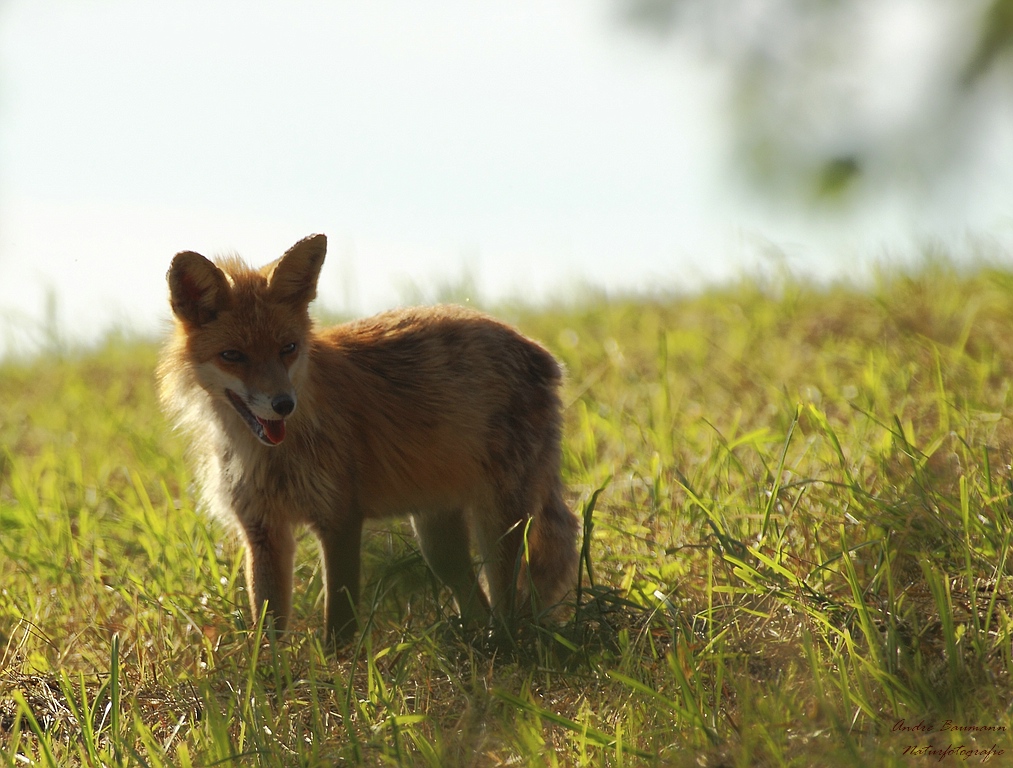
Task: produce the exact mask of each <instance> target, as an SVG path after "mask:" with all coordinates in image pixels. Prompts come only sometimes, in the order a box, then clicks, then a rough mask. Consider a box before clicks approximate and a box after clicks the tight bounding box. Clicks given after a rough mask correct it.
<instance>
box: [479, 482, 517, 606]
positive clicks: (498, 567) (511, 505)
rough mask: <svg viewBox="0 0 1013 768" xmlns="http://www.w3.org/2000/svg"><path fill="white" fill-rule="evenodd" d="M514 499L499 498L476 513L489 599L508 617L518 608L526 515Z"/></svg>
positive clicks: (480, 550)
mask: <svg viewBox="0 0 1013 768" xmlns="http://www.w3.org/2000/svg"><path fill="white" fill-rule="evenodd" d="M518 510H519V505H518V504H517V502H516V500H515V499H505V498H500V499H498V500H497V501H496V502H494V503H492V504H490V505H488V506H487V507H485V508H483V509H480V510H476V511H475V515H474V520H475V533H476V539H477V540H478V549H479V552H480V553H481V556H482V567H483V571H484V573H485V577H486V583H487V584H488V585H489V602H490V603H492V611H493V613H495V614H496V616H497V617H498V618H500V619H504V620H509V619H512V618H513V617H514V615H515V612H516V610H517V609H520V610H523V606H521V605H519V604H518V603H517V594H516V589H515V587H516V584H517V574H518V572H519V569H520V568H521V566H522V563H521V557H522V555H523V551H522V546H523V543H524V533H525V524H526V522H527V518H526V516H525V515H523V514H521V513H520V512H519V511H518Z"/></svg>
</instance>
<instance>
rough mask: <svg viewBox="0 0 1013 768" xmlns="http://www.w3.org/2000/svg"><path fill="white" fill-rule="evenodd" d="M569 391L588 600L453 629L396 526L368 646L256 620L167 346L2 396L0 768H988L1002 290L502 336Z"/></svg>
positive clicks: (624, 310) (823, 302)
mask: <svg viewBox="0 0 1013 768" xmlns="http://www.w3.org/2000/svg"><path fill="white" fill-rule="evenodd" d="M493 311H494V313H495V314H496V315H497V316H499V317H501V318H502V319H504V320H507V321H509V322H513V323H516V324H517V325H519V326H520V327H521V328H522V329H523V330H524V331H525V332H527V333H528V334H530V335H532V336H534V337H535V338H538V339H540V340H542V341H543V342H544V343H545V344H546V345H547V346H548V347H549V348H550V349H552V351H553V352H554V353H555V354H556V355H557V356H558V357H559V358H560V359H561V360H562V361H563V362H564V363H565V365H566V368H567V371H568V377H567V383H566V386H565V393H564V399H565V402H566V404H567V408H566V436H565V441H564V474H565V480H566V483H567V486H568V488H569V491H570V497H569V501H570V503H571V504H572V507H573V508H574V509H575V510H576V511H577V512H578V513H579V514H580V515H581V516H582V518H583V520H584V533H585V539H584V546H583V556H582V580H581V584H580V588H579V591H578V594H577V595H576V596H575V599H574V604H573V605H572V606H571V608H570V610H569V612H568V614H567V616H566V617H565V620H564V621H561V622H560V623H559V624H558V625H557V626H547V627H527V628H525V629H524V631H522V632H520V633H519V634H518V635H517V637H516V638H514V639H513V640H512V641H508V640H505V639H504V638H502V637H500V638H489V637H487V636H484V635H476V634H474V633H471V634H469V633H467V632H464V631H462V630H460V629H459V628H458V626H457V625H456V623H455V622H454V620H453V616H452V614H451V611H450V600H449V595H448V593H447V592H446V591H445V590H442V589H441V588H440V587H439V585H438V584H437V583H436V582H435V581H434V579H433V577H432V576H430V575H429V573H428V571H427V569H426V567H425V565H424V563H423V562H422V559H421V556H420V555H419V553H418V550H417V547H416V545H415V543H414V542H413V540H412V537H411V535H410V530H409V528H408V527H407V526H406V525H405V524H404V523H401V522H392V523H384V524H383V525H373V526H372V527H370V529H369V530H368V532H367V534H366V537H365V550H364V579H365V581H364V588H363V598H362V602H361V605H360V612H361V613H360V616H361V618H362V621H363V623H364V625H365V629H364V631H363V632H362V633H361V634H360V635H359V636H358V638H357V639H356V641H355V642H353V643H352V644H350V645H349V646H347V647H345V648H343V649H341V650H339V651H338V652H337V653H336V654H333V655H329V654H328V653H326V652H325V651H324V649H323V648H322V647H321V637H320V628H321V625H322V604H321V579H320V569H319V565H318V559H317V555H316V552H315V548H314V545H313V543H312V542H311V541H310V540H309V539H308V538H306V539H304V540H303V541H302V543H301V544H300V554H299V558H298V566H297V573H296V584H297V594H296V597H295V607H294V629H293V631H292V632H290V633H287V634H286V635H285V636H284V637H282V638H274V639H272V638H268V637H265V636H264V635H263V633H262V632H261V631H260V629H259V628H258V627H257V626H256V625H255V623H254V621H253V617H251V616H250V615H249V611H248V608H247V602H246V596H245V591H244V590H245V584H244V578H243V575H242V571H241V562H242V553H241V551H240V548H239V547H238V545H237V543H236V539H235V537H234V536H233V535H232V534H231V533H230V532H229V531H228V530H226V529H225V528H224V527H222V526H221V525H220V524H219V523H217V522H215V521H211V520H209V519H208V518H207V517H206V516H204V515H203V514H202V513H201V512H200V510H199V509H196V508H195V503H196V501H195V494H194V491H193V488H192V486H191V478H190V474H189V473H188V469H187V463H186V460H185V456H184V446H183V444H182V441H181V439H180V438H179V436H177V435H175V434H174V433H173V432H172V431H171V430H170V429H169V427H168V425H167V424H166V423H165V421H164V419H163V417H162V416H161V415H160V413H159V409H158V406H157V402H156V398H155V394H154V378H153V368H154V365H155V361H156V358H157V344H155V343H152V342H144V341H136V340H130V339H128V338H123V337H112V338H110V339H108V340H107V341H106V342H105V343H104V344H102V345H101V346H99V347H98V348H96V349H92V350H64V351H62V352H59V353H57V352H56V351H54V352H52V353H49V354H42V355H40V356H37V357H35V358H33V359H30V360H22V361H7V362H4V363H0V766H5V767H10V768H14V767H15V766H29V765H42V766H60V767H63V766H76V765H81V766H120V765H143V766H180V767H181V768H189V766H330V765H336V764H341V763H348V764H365V765H411V766H415V765H419V766H473V765H474V766H500V765H533V766H548V765H559V766H639V765H646V766H653V765H657V766H702V767H704V768H707V767H710V768H718V767H726V766H727V767H731V766H810V765H814V766H815V765H845V766H848V765H851V766H867V765H883V766H915V765H930V764H931V765H944V766H945V765H969V764H978V763H980V762H986V763H990V764H993V765H1003V764H1013V740H1011V738H1010V729H1011V728H1013V714H1011V712H1013V686H1011V679H1010V677H1011V673H1013V658H1011V640H1013V633H1011V629H1013V620H1011V606H1010V599H1011V588H1013V582H1011V574H1013V566H1011V564H1010V563H1009V562H1008V553H1009V551H1010V543H1011V541H1010V540H1011V536H1013V527H1011V523H1010V516H1011V514H1013V468H1011V463H1013V420H1011V416H1013V403H1011V398H1013V274H1011V273H1009V272H1005V271H1002V270H999V269H995V268H990V267H987V266H979V267H974V268H970V269H963V270H958V269H956V268H954V267H952V266H949V265H947V264H946V263H945V262H941V263H926V264H924V265H922V266H920V267H918V268H917V269H914V270H913V271H910V272H908V273H889V272H884V273H882V274H881V275H880V276H879V277H878V279H877V280H875V281H874V282H873V283H871V284H869V285H867V286H863V287H855V286H846V285H836V286H816V285H810V284H806V283H804V282H799V281H794V280H792V279H790V278H784V279H780V280H772V281H762V280H751V279H744V280H743V281H742V282H740V283H738V284H735V285H730V286H726V287H722V288H715V289H712V290H708V291H706V292H704V293H700V294H695V295H684V296H680V295H675V294H672V295H665V294H658V295H656V296H651V297H630V298H626V299H623V298H611V299H605V298H603V297H594V296H587V297H585V298H584V299H582V300H580V301H574V302H572V303H569V304H559V305H557V306H549V307H542V308H539V309H531V308H523V307H513V306H504V307H496V308H493Z"/></svg>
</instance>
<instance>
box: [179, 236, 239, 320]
mask: <svg viewBox="0 0 1013 768" xmlns="http://www.w3.org/2000/svg"><path fill="white" fill-rule="evenodd" d="M166 279H167V280H168V281H169V303H170V304H172V311H173V312H174V313H175V315H176V317H178V318H179V319H180V320H182V321H183V322H184V323H186V324H187V325H195V326H201V325H204V323H209V322H211V321H212V320H214V319H215V317H217V316H218V313H219V312H220V311H221V310H223V309H225V308H227V307H228V306H229V303H230V302H231V299H232V293H231V289H230V288H229V281H228V280H227V279H226V277H225V273H224V272H222V271H221V270H220V269H218V267H216V266H215V265H214V264H212V263H211V262H210V261H208V260H207V259H206V258H204V257H203V256H201V255H200V254H199V253H194V252H193V251H183V252H182V253H177V254H176V255H175V256H174V257H173V259H172V264H171V265H170V267H169V273H168V274H167V275H166Z"/></svg>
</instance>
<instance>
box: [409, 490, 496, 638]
mask: <svg viewBox="0 0 1013 768" xmlns="http://www.w3.org/2000/svg"><path fill="white" fill-rule="evenodd" d="M412 527H413V528H414V529H415V535H416V537H417V538H418V540H419V546H420V547H421V549H422V556H423V557H424V558H425V559H426V563H428V564H429V567H430V568H431V569H432V571H433V573H435V574H436V576H437V577H438V578H439V579H440V581H442V582H443V583H444V584H446V585H447V586H448V587H450V589H451V591H452V592H453V593H454V599H455V600H456V601H457V610H458V611H460V613H461V618H462V619H464V621H465V622H467V623H470V624H484V623H485V620H486V619H487V618H488V616H489V604H488V602H487V601H486V599H485V595H484V594H482V588H481V587H480V586H479V584H478V579H477V578H475V568H474V566H473V565H472V562H471V547H470V537H469V535H468V523H467V520H466V519H465V516H464V514H463V513H462V511H461V510H460V509H455V510H450V511H440V512H426V513H416V514H414V515H412Z"/></svg>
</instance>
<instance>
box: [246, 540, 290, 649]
mask: <svg viewBox="0 0 1013 768" xmlns="http://www.w3.org/2000/svg"><path fill="white" fill-rule="evenodd" d="M244 530H245V533H246V585H247V589H248V590H249V593H250V607H251V609H252V610H253V620H254V621H255V622H256V621H257V620H258V619H259V618H260V613H261V611H263V610H264V604H265V603H266V604H267V615H268V618H273V620H274V627H275V628H276V629H279V630H283V629H285V626H286V624H287V623H288V617H289V613H290V612H291V610H292V571H293V569H294V567H295V536H294V535H293V533H292V527H291V526H289V525H275V526H266V525H246V526H245V527H244Z"/></svg>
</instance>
